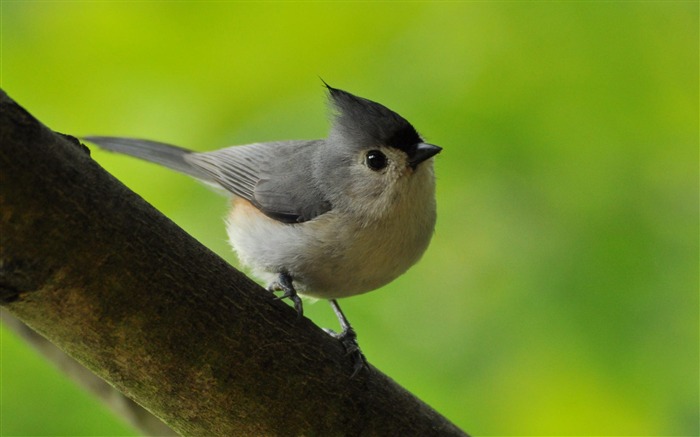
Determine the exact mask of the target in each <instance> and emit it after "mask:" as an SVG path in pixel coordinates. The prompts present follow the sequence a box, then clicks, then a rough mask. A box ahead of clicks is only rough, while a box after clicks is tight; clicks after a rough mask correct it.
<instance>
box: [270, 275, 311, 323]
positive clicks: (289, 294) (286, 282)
mask: <svg viewBox="0 0 700 437" xmlns="http://www.w3.org/2000/svg"><path fill="white" fill-rule="evenodd" d="M267 289H268V290H269V291H271V292H273V293H274V292H276V291H281V292H282V294H281V295H280V296H277V299H278V300H281V299H287V298H289V300H291V301H292V303H293V304H294V309H295V310H296V311H297V316H298V318H301V317H302V316H303V315H304V305H303V304H302V303H301V298H300V297H299V295H298V294H297V291H296V289H294V285H293V284H292V277H291V276H290V275H289V273H286V272H282V273H280V275H279V277H278V278H277V280H276V281H275V282H273V283H272V284H270V285H269V286H268V287H267Z"/></svg>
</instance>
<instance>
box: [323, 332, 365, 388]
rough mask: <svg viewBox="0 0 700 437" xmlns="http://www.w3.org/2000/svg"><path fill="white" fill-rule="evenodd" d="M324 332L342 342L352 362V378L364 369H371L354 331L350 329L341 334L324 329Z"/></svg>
mask: <svg viewBox="0 0 700 437" xmlns="http://www.w3.org/2000/svg"><path fill="white" fill-rule="evenodd" d="M324 331H326V333H328V334H329V335H330V336H331V337H333V338H336V339H338V341H340V344H342V345H343V348H345V355H346V356H349V357H350V359H351V360H352V374H351V375H350V378H354V377H355V376H357V374H359V373H360V371H362V370H363V369H369V365H368V364H367V358H365V354H363V353H362V350H361V349H360V345H359V344H358V343H357V334H356V333H355V330H354V329H352V328H351V327H348V328H346V329H345V330H343V332H340V333H338V332H335V331H333V330H331V329H327V328H324Z"/></svg>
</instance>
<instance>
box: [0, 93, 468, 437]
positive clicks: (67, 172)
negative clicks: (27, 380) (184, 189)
mask: <svg viewBox="0 0 700 437" xmlns="http://www.w3.org/2000/svg"><path fill="white" fill-rule="evenodd" d="M0 99H1V100H0V129H1V130H0V132H1V133H0V140H1V144H0V301H1V303H2V305H3V307H4V308H5V309H6V310H7V311H8V312H9V313H11V314H12V315H13V316H15V317H16V318H18V319H19V320H21V321H22V322H24V323H26V324H27V325H29V326H30V327H31V328H32V329H34V330H35V331H36V332H38V333H40V334H41V335H42V336H44V337H46V338H47V339H48V340H50V341H51V342H52V343H54V344H55V345H57V346H58V347H59V348H60V349H62V350H63V351H65V352H66V353H67V354H68V355H70V356H72V357H73V358H75V359H76V360H77V361H78V362H80V363H81V364H82V365H84V366H85V367H87V368H88V369H90V370H91V371H92V372H94V373H95V374H96V375H98V376H99V377H101V378H103V379H104V380H106V381H107V382H108V383H109V384H110V385H112V386H114V387H115V388H116V389H118V390H119V391H120V392H122V393H124V394H125V395H126V396H127V397H129V398H131V399H133V400H135V401H136V402H137V403H139V404H140V405H142V406H143V407H144V408H146V409H147V410H149V411H150V412H152V413H153V414H154V415H156V416H157V417H159V418H160V419H162V420H163V421H164V422H165V423H167V424H168V425H169V426H170V427H171V428H172V429H174V430H175V431H177V432H178V433H180V434H184V435H202V436H203V435H207V436H213V435H218V436H231V435H464V433H463V432H462V431H461V430H459V429H458V428H456V427H455V426H454V425H453V424H452V423H450V422H449V421H448V420H447V419H445V418H444V417H443V416H441V415H440V414H438V413H437V412H435V411H434V410H432V409H431V408H430V407H429V406H427V405H426V404H425V403H423V402H421V401H420V400H419V399H417V398H416V397H415V396H413V395H412V394H411V393H409V392H407V391H406V390H405V389H403V388H402V387H400V386H399V385H397V384H396V383H395V382H394V381H392V380H391V379H390V378H388V377H387V376H386V375H384V374H383V373H381V372H380V371H379V370H377V369H376V368H374V367H370V369H369V371H367V372H363V373H361V374H360V375H358V376H356V377H355V378H350V374H351V372H352V363H351V362H350V360H349V359H348V357H347V356H345V353H344V350H343V348H342V346H341V345H340V344H339V343H338V342H337V341H336V340H334V339H332V338H331V337H330V336H328V335H327V334H326V333H324V332H323V331H322V330H321V329H319V328H318V327H316V326H315V325H314V324H313V323H312V322H310V321H309V320H308V319H305V318H301V319H297V316H296V314H295V312H294V311H293V310H292V309H291V308H289V307H288V306H287V305H285V304H284V303H282V302H279V301H276V300H274V298H273V296H272V295H271V294H270V293H267V292H265V291H264V290H263V289H261V288H260V287H259V286H258V285H257V284H255V283H254V282H253V281H251V280H250V279H248V278H247V277H246V276H244V275H243V274H241V273H240V272H238V271H236V270H235V269H233V268H232V267H231V266H229V265H228V264H227V263H226V262H225V261H223V260H222V259H221V258H219V257H218V256H216V255H215V254H213V253H212V252H211V251H209V250H208V249H206V248H204V247H203V246H201V245H200V244H199V243H198V242H197V241H195V240H194V239H193V238H192V237H190V236H189V235H187V234H186V233H185V232H184V231H182V230H181V229H179V228H178V227H177V226H176V225H175V224H173V223H172V222H171V221H170V220H168V219H167V218H166V217H164V216H163V215H161V214H160V213H158V212H157V211H155V210H154V209H153V208H152V207H151V206H150V205H148V204H147V203H146V202H145V201H144V200H143V199H141V198H140V197H139V196H137V195H136V194H134V193H133V192H131V191H129V190H128V189H127V188H126V187H124V186H123V185H122V184H121V183H119V182H118V181H117V180H115V179H114V178H113V177H112V176H110V175H109V174H108V173H106V172H105V171H104V170H103V169H102V168H100V167H99V166H98V165H97V164H96V163H95V162H94V161H93V160H92V159H91V158H90V155H89V151H88V149H87V148H85V147H84V146H83V145H81V144H80V142H79V141H77V140H76V139H75V138H72V137H69V136H65V135H61V134H57V133H55V132H52V131H51V130H49V129H48V128H46V127H45V126H43V125H42V124H41V123H39V122H38V121H36V120H35V119H34V118H33V117H32V116H31V115H30V114H29V113H27V112H26V111H25V110H24V109H23V108H21V107H20V106H19V105H17V104H16V103H14V102H13V101H12V100H11V99H10V98H9V97H7V95H6V94H5V93H4V92H0Z"/></svg>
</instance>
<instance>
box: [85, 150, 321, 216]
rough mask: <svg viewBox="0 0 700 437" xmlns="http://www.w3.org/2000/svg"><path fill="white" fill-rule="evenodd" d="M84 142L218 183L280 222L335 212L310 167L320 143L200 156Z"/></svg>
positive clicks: (215, 152)
mask: <svg viewBox="0 0 700 437" xmlns="http://www.w3.org/2000/svg"><path fill="white" fill-rule="evenodd" d="M84 139H86V140H88V141H90V142H92V143H95V144H97V145H98V146H100V147H102V148H104V149H107V150H111V151H114V152H119V153H124V154H127V155H131V156H135V157H137V158H141V159H145V160H147V161H151V162H154V163H157V164H161V165H164V166H166V167H169V168H171V169H173V170H177V171H179V172H182V173H185V174H188V175H190V176H193V177H195V178H197V179H200V180H202V181H205V182H209V183H214V184H216V185H218V186H221V187H222V188H224V189H226V190H227V191H229V192H231V193H233V194H235V195H236V196H239V197H241V198H243V199H246V200H248V201H249V202H251V203H252V204H253V205H255V206H256V207H257V208H259V209H260V210H261V211H262V212H263V213H264V214H266V215H267V216H269V217H271V218H274V219H276V220H279V221H282V222H286V223H300V222H304V221H307V220H311V219H313V218H315V217H317V216H319V215H321V214H323V213H325V212H327V211H329V210H330V208H331V205H330V203H329V202H327V201H326V200H325V198H324V196H323V195H322V193H321V191H320V189H319V187H318V186H317V184H316V183H315V182H314V179H313V171H312V170H313V169H312V165H311V161H312V158H313V155H314V151H315V149H316V148H318V147H319V146H320V145H321V144H322V141H321V140H318V141H280V142H271V143H255V144H249V145H245V146H234V147H228V148H225V149H221V150H216V151H212V152H202V153H197V152H192V151H191V150H187V149H184V148H181V147H177V146H172V145H169V144H164V143H159V142H156V141H149V140H140V139H133V138H117V137H97V136H90V137H85V138H84Z"/></svg>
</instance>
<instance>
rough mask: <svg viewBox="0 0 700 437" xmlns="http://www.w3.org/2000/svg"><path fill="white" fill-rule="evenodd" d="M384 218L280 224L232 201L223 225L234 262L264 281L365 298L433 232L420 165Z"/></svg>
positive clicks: (430, 195)
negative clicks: (285, 278) (281, 278)
mask: <svg viewBox="0 0 700 437" xmlns="http://www.w3.org/2000/svg"><path fill="white" fill-rule="evenodd" d="M421 167H424V168H423V169H419V170H418V172H417V174H415V175H414V176H419V174H418V173H425V174H421V175H420V177H414V178H412V179H413V181H411V183H410V184H408V185H407V186H406V187H405V189H404V190H402V192H401V195H395V196H392V198H391V200H390V204H387V205H385V206H384V207H385V209H386V214H383V215H382V216H381V217H379V218H373V219H372V220H367V217H366V216H365V217H362V216H359V215H358V214H357V213H355V214H352V213H348V212H339V211H337V210H331V211H329V212H327V213H325V214H323V215H321V216H319V217H317V218H315V219H313V220H310V221H307V222H304V223H299V224H285V223H280V222H278V221H276V220H273V219H271V218H269V217H267V216H265V215H263V214H262V213H261V212H260V211H259V210H258V209H257V208H255V207H254V206H253V205H251V204H250V203H249V202H247V201H245V200H242V199H240V198H236V199H234V201H233V206H234V208H233V210H232V212H231V214H230V215H229V218H228V221H227V231H228V235H229V239H230V242H231V244H232V246H233V248H234V250H235V251H236V252H237V254H238V257H239V259H240V261H241V263H242V264H244V265H245V266H247V267H249V268H250V269H252V272H253V274H254V275H256V276H258V277H259V278H260V279H262V280H264V281H266V282H267V283H270V282H272V281H274V280H275V279H276V278H277V275H278V274H279V272H280V271H282V270H284V271H287V272H288V273H289V274H290V275H291V276H292V278H294V283H295V286H296V288H297V291H299V292H300V294H304V295H308V296H312V297H319V298H326V299H331V298H338V297H347V296H352V295H355V294H360V293H365V292H368V291H371V290H374V289H376V288H379V287H381V286H382V285H385V284H387V283H388V282H391V281H392V280H394V279H395V278H396V277H398V276H399V275H401V274H403V273H404V272H405V271H406V270H407V269H408V268H409V267H411V266H412V265H413V264H415V263H416V262H417V261H418V259H419V258H420V257H421V255H422V254H423V252H424V251H425V249H426V248H427V247H428V243H429V242H430V238H431V237H432V234H433V229H434V226H435V217H436V213H435V197H434V192H435V187H434V177H433V172H432V166H428V165H426V166H421Z"/></svg>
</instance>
